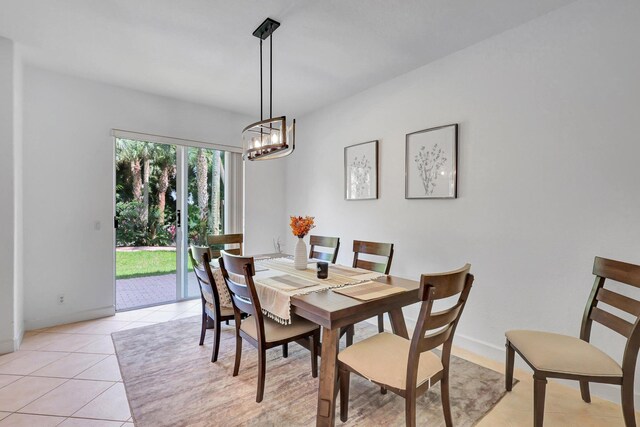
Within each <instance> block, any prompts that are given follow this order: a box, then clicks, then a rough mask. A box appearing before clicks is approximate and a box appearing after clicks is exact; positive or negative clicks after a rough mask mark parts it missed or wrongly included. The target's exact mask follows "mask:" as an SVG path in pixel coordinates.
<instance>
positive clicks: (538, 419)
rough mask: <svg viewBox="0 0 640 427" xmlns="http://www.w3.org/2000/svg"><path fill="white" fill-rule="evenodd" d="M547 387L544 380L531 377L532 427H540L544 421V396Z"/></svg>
mask: <svg viewBox="0 0 640 427" xmlns="http://www.w3.org/2000/svg"><path fill="white" fill-rule="evenodd" d="M546 387H547V379H546V378H536V377H535V375H534V377H533V425H534V427H542V423H543V420H544V394H545V389H546Z"/></svg>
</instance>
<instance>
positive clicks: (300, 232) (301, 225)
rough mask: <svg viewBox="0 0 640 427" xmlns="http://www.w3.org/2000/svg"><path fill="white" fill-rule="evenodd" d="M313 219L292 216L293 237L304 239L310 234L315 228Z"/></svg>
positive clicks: (310, 217)
mask: <svg viewBox="0 0 640 427" xmlns="http://www.w3.org/2000/svg"><path fill="white" fill-rule="evenodd" d="M313 219H314V217H312V216H305V217H301V216H292V217H291V222H290V223H289V225H290V226H291V231H292V232H293V235H294V236H296V237H299V238H301V239H302V238H303V237H304V236H306V235H307V234H309V231H311V229H312V228H313V227H315V224H314V223H313Z"/></svg>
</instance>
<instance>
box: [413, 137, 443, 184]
mask: <svg viewBox="0 0 640 427" xmlns="http://www.w3.org/2000/svg"><path fill="white" fill-rule="evenodd" d="M415 161H416V166H417V168H418V169H417V170H418V175H419V176H420V179H421V180H422V186H423V187H424V194H425V196H430V195H432V194H433V189H434V188H435V187H436V180H437V179H438V176H439V174H438V172H440V169H442V167H443V166H444V164H445V163H446V161H447V157H446V156H445V155H444V150H442V148H440V147H438V144H435V145H434V146H433V147H432V148H431V150H427V147H426V146H424V145H423V146H422V147H420V150H419V151H418V154H416V155H415Z"/></svg>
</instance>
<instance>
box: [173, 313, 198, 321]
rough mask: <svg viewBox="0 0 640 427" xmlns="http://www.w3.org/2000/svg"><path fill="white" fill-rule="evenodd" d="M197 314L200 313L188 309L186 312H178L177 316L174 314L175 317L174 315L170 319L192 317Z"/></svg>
mask: <svg viewBox="0 0 640 427" xmlns="http://www.w3.org/2000/svg"><path fill="white" fill-rule="evenodd" d="M198 314H200V313H197V314H196V313H192V312H190V311H187V312H185V313H180V314H178V315H177V316H175V317H174V318H173V319H171V320H178V319H184V318H186V317H194V316H197V315H198Z"/></svg>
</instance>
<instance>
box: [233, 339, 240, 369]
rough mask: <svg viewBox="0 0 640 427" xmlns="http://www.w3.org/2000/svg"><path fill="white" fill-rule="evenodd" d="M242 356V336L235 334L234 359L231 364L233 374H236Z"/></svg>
mask: <svg viewBox="0 0 640 427" xmlns="http://www.w3.org/2000/svg"><path fill="white" fill-rule="evenodd" d="M241 357H242V338H241V337H240V335H236V361H235V364H234V365H233V376H234V377H236V376H238V371H240V358H241Z"/></svg>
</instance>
